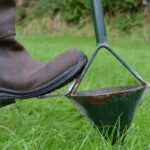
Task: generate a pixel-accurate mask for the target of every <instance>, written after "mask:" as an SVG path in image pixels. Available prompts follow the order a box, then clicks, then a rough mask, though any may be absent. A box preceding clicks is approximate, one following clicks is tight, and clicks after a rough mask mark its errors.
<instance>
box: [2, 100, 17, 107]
mask: <svg viewBox="0 0 150 150" xmlns="http://www.w3.org/2000/svg"><path fill="white" fill-rule="evenodd" d="M14 103H15V98H4V99H2V98H0V108H1V107H4V106H7V105H10V104H14Z"/></svg>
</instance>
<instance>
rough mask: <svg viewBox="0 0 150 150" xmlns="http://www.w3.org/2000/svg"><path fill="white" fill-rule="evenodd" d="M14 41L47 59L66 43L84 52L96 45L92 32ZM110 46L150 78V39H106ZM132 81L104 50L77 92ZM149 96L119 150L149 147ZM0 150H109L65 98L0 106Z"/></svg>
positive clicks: (107, 143)
mask: <svg viewBox="0 0 150 150" xmlns="http://www.w3.org/2000/svg"><path fill="white" fill-rule="evenodd" d="M18 39H19V41H21V42H22V43H24V45H25V46H26V47H27V48H28V49H29V50H30V53H31V54H32V56H33V57H34V58H36V59H39V60H42V61H47V60H49V59H52V58H54V57H55V56H57V55H58V54H60V53H61V52H63V51H65V50H66V49H69V48H70V47H77V48H80V49H82V50H83V51H84V52H85V53H86V54H87V55H88V56H90V54H91V53H92V50H93V49H94V47H95V40H94V38H93V37H92V36H90V37H86V36H73V35H72V36H70V35H68V34H66V35H53V36H48V35H43V36H38V35H18ZM109 41H110V43H111V45H112V47H113V48H114V49H116V51H117V52H118V53H119V54H120V55H121V56H122V57H123V58H124V59H125V60H126V61H127V62H128V63H129V64H130V65H131V66H132V67H133V68H134V69H135V70H136V71H138V72H139V74H140V75H141V76H142V77H143V78H144V79H145V80H147V81H149V82H150V78H149V77H150V69H149V63H150V52H149V50H150V43H149V42H148V41H145V40H144V39H141V40H140V39H138V38H131V36H129V35H125V36H121V37H120V38H119V37H117V38H110V40H109ZM136 82H137V81H136V80H135V79H134V78H133V77H132V76H131V75H130V74H129V73H128V72H127V71H126V70H125V69H124V68H123V67H122V66H121V65H120V64H119V63H117V61H116V60H115V59H114V58H113V57H112V56H111V55H110V54H109V53H108V52H106V51H102V52H101V53H99V55H98V56H97V59H96V60H95V61H94V63H93V65H92V67H91V69H90V70H89V72H88V74H87V75H86V77H85V79H84V81H83V82H82V84H81V87H80V90H87V89H95V88H100V87H108V86H118V85H127V84H135V83H136ZM149 107H150V95H149V93H148V94H147V96H146V97H145V101H144V102H143V104H142V105H141V106H140V107H139V108H138V110H137V113H136V115H135V119H134V121H133V123H132V126H131V128H130V129H129V131H128V135H127V138H126V142H125V145H124V149H127V150H135V149H136V150H148V149H150V139H149V137H150V128H149V125H150V115H149V114H150V109H149ZM0 149H2V150H7V149H8V150H9V149H10V150H113V149H121V148H119V147H118V148H117V147H113V146H111V144H110V142H107V141H105V139H104V138H103V137H102V136H101V135H99V133H98V131H97V130H96V129H95V128H94V127H93V125H92V123H91V122H90V121H89V120H88V119H87V118H85V117H83V116H81V115H80V113H79V112H78V111H77V110H76V108H75V107H74V105H73V104H72V103H70V102H69V101H68V99H67V98H54V99H45V100H37V99H31V100H27V101H21V100H17V103H16V104H15V105H12V106H8V107H5V108H2V109H0Z"/></svg>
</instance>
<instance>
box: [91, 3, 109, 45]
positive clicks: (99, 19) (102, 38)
mask: <svg viewBox="0 0 150 150" xmlns="http://www.w3.org/2000/svg"><path fill="white" fill-rule="evenodd" d="M91 2H92V11H93V20H94V26H95V33H96V40H97V43H104V42H106V41H107V34H106V28H105V21H104V14H103V6H102V0H92V1H91Z"/></svg>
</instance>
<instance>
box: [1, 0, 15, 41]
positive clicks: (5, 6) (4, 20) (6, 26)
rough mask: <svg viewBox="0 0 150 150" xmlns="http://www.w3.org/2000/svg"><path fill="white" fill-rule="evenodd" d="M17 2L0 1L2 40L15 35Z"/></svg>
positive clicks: (11, 0) (10, 0)
mask: <svg viewBox="0 0 150 150" xmlns="http://www.w3.org/2000/svg"><path fill="white" fill-rule="evenodd" d="M15 15H16V4H15V0H0V39H1V38H5V37H9V36H14V35H15Z"/></svg>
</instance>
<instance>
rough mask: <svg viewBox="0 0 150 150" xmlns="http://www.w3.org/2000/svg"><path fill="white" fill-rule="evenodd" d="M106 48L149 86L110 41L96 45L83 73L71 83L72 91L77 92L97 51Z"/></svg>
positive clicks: (142, 82) (141, 81)
mask: <svg viewBox="0 0 150 150" xmlns="http://www.w3.org/2000/svg"><path fill="white" fill-rule="evenodd" d="M102 48H105V49H106V50H108V51H109V52H110V53H111V54H112V55H113V56H114V57H115V58H116V59H117V60H118V61H119V62H120V63H121V64H122V65H123V66H124V67H125V68H126V69H127V70H128V71H129V72H130V73H131V74H132V75H133V76H134V77H135V78H136V79H137V80H138V81H139V82H140V83H141V84H142V85H144V86H149V83H147V82H146V81H145V80H144V79H143V78H142V77H141V76H140V75H139V74H138V73H137V72H136V71H135V70H134V69H133V68H131V67H130V66H129V65H128V64H127V63H126V62H125V61H124V60H123V59H122V58H121V57H120V56H119V55H118V54H117V53H116V52H115V51H114V50H113V49H112V48H111V47H110V46H109V45H108V43H107V42H106V43H103V44H98V46H97V47H96V49H95V51H94V53H93V54H92V56H91V58H90V59H89V61H88V63H87V65H86V67H85V68H84V70H83V72H82V74H81V75H80V76H79V77H78V79H76V82H74V83H73V85H71V88H70V93H71V94H72V93H75V92H76V91H77V89H78V87H79V85H80V83H81V81H82V80H83V78H84V76H85V74H86V73H87V71H88V69H89V67H90V65H91V64H92V62H93V60H94V59H95V57H96V55H97V53H98V52H99V51H100V50H101V49H102Z"/></svg>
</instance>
